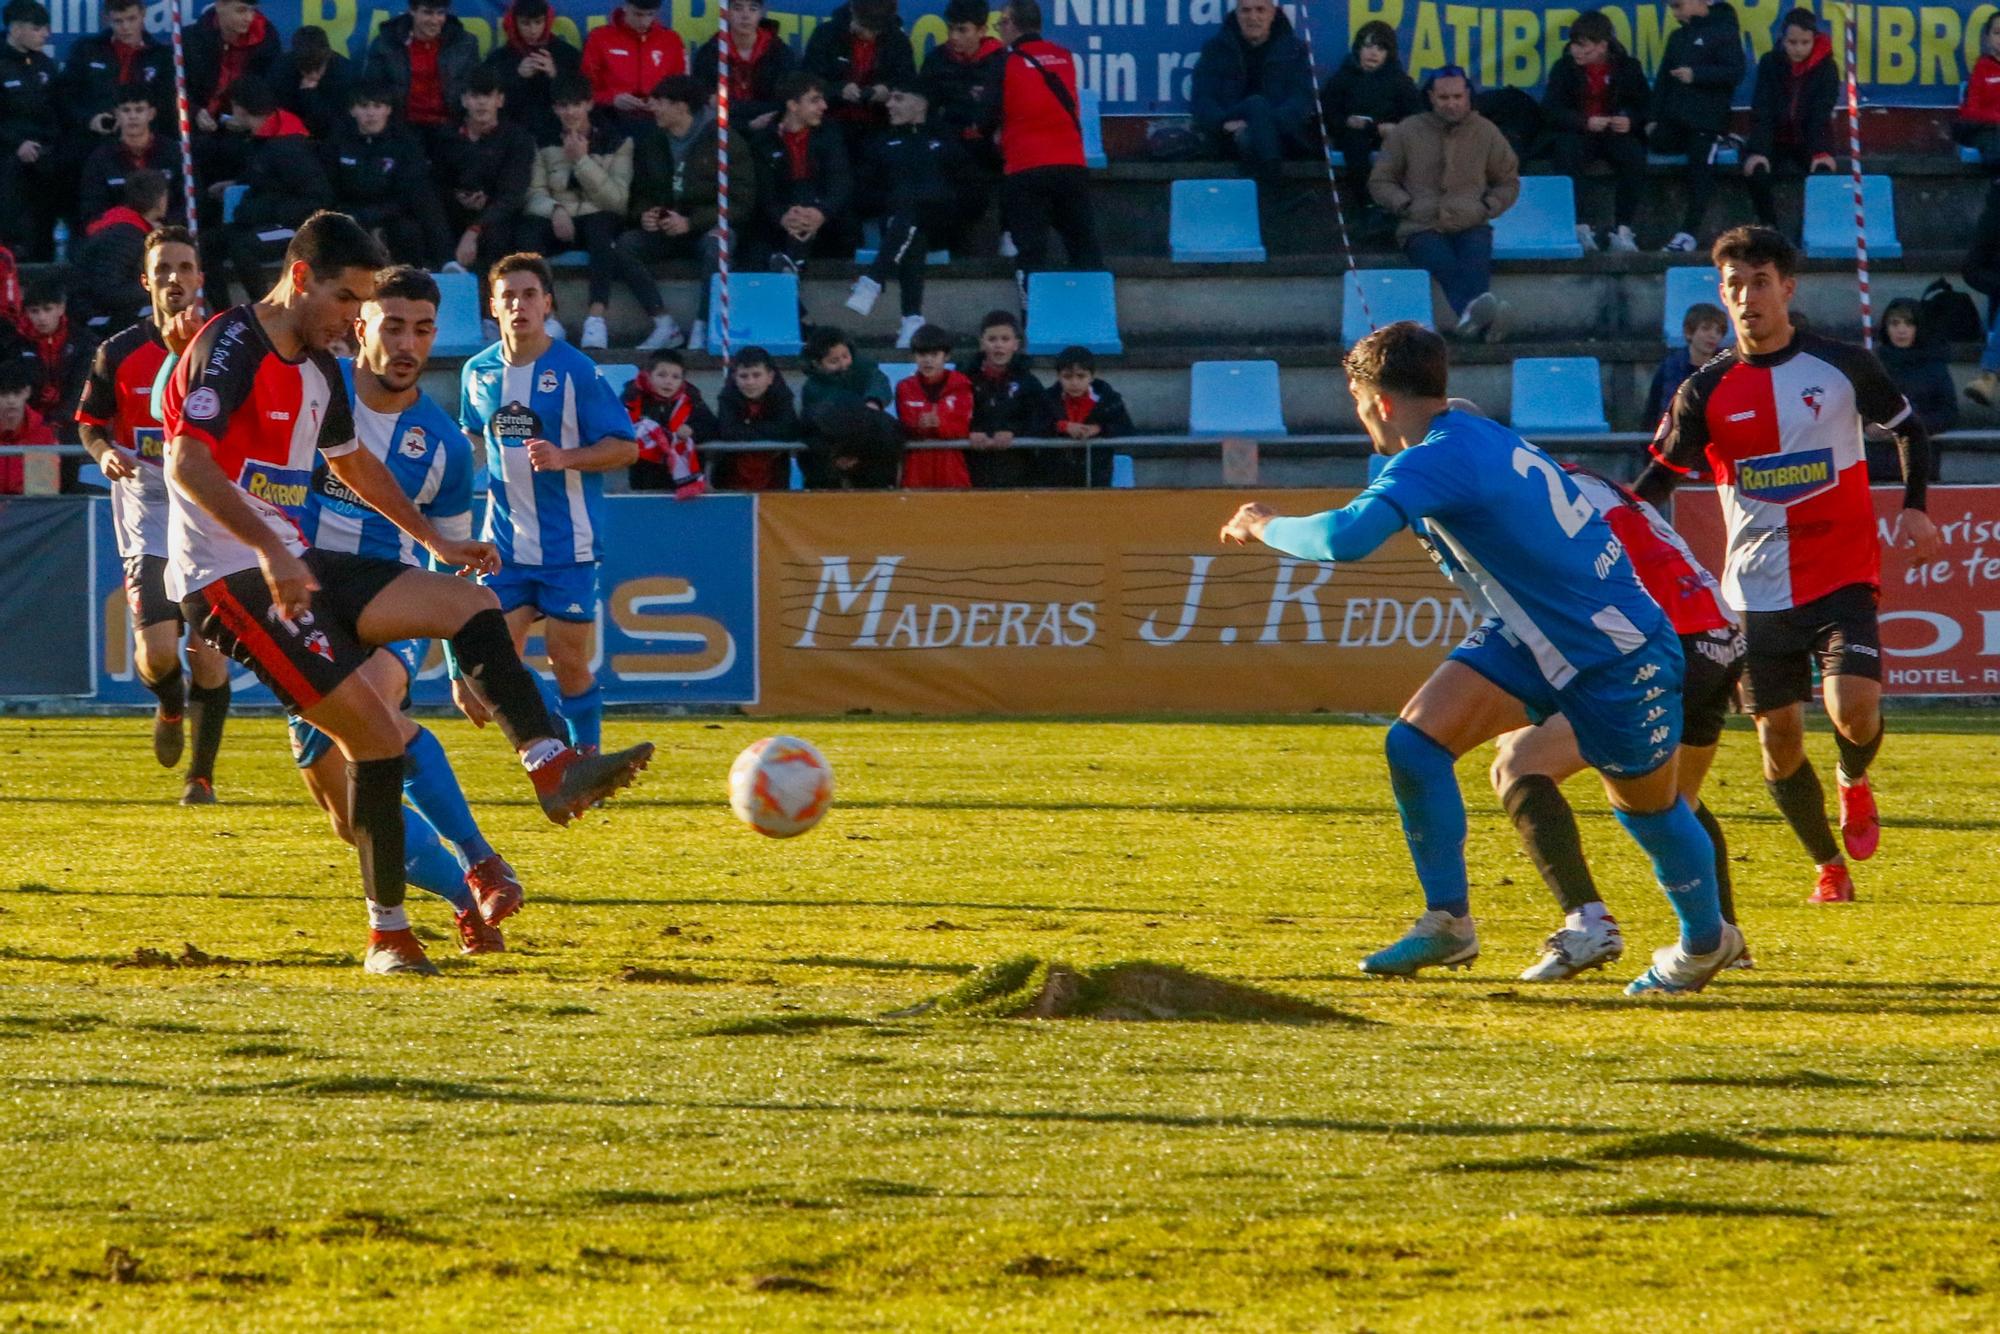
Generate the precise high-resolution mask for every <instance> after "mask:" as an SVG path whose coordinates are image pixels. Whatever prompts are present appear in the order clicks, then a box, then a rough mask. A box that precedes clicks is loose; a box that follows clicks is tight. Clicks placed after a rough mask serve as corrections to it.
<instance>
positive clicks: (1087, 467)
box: [1042, 347, 1137, 486]
mask: <svg viewBox="0 0 2000 1334" xmlns="http://www.w3.org/2000/svg"><path fill="white" fill-rule="evenodd" d="M1048 393H1049V406H1048V416H1049V418H1050V420H1052V421H1053V422H1054V423H1055V432H1054V433H1055V434H1056V435H1066V436H1068V437H1069V438H1070V439H1072V440H1096V441H1103V440H1116V439H1117V438H1118V437H1119V436H1122V435H1135V434H1137V431H1136V430H1135V429H1134V427H1133V425H1132V414H1131V413H1130V412H1127V411H1126V410H1125V396H1124V395H1123V394H1120V393H1119V392H1118V391H1117V390H1116V389H1113V388H1112V387H1111V385H1110V384H1109V383H1108V382H1107V381H1104V380H1100V379H1098V378H1097V359H1096V358H1095V357H1093V356H1092V355H1091V354H1090V349H1089V348H1087V347H1066V348H1064V349H1063V350H1062V351H1061V352H1059V353H1057V354H1056V382H1055V383H1054V384H1052V385H1050V386H1049V391H1048ZM1042 458H1043V460H1044V466H1043V469H1042V476H1043V481H1044V482H1045V484H1046V485H1049V486H1085V485H1088V486H1109V485H1111V451H1110V450H1108V449H1061V450H1053V449H1052V450H1045V451H1044V452H1043V454H1042Z"/></svg>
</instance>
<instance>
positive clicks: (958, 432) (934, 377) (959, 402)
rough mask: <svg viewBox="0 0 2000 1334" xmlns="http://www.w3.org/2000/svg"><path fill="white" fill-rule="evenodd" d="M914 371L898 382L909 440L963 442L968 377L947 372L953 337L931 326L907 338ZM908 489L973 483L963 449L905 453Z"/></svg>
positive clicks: (968, 422)
mask: <svg viewBox="0 0 2000 1334" xmlns="http://www.w3.org/2000/svg"><path fill="white" fill-rule="evenodd" d="M910 350H911V351H912V352H915V353H916V354H917V373H916V374H915V375H912V376H910V377H909V378H908V379H906V380H904V381H903V382H902V383H901V384H899V385H897V386H896V415H897V416H898V417H899V418H901V419H902V422H903V429H904V430H905V431H907V432H908V433H909V437H910V439H912V440H963V439H965V438H966V437H967V436H968V435H969V434H970V433H971V431H972V381H971V380H968V379H967V378H966V377H965V376H964V375H963V374H962V373H960V372H958V371H955V370H951V369H950V368H948V367H947V366H946V365H945V364H944V359H945V358H946V357H948V356H950V355H951V336H950V335H949V334H947V333H945V331H944V330H942V329H940V328H938V327H937V326H936V325H935V324H926V325H924V326H923V327H922V328H921V329H918V330H917V332H916V334H915V336H914V337H912V338H911V340H910ZM903 485H904V486H905V487H906V488H908V489H910V490H953V489H955V490H962V489H965V488H967V487H970V486H971V485H972V473H971V470H969V469H968V468H967V467H966V466H965V451H964V450H962V449H912V450H906V451H905V452H904V454H903Z"/></svg>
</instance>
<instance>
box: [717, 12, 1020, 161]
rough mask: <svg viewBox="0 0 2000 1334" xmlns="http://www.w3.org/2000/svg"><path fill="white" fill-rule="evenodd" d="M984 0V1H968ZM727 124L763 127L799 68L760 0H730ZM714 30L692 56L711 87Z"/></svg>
mask: <svg viewBox="0 0 2000 1334" xmlns="http://www.w3.org/2000/svg"><path fill="white" fill-rule="evenodd" d="M970 2H971V3H976V4H980V5H984V3H985V0H970ZM729 36H730V38H731V45H730V48H729V128H730V129H732V130H740V131H741V132H742V133H744V134H753V133H755V132H756V131H758V130H761V129H764V128H766V127H767V126H769V125H770V123H771V122H772V121H774V120H776V119H777V118H778V117H779V116H780V115H782V114H783V113H784V110H785V105H784V103H783V102H782V101H780V100H779V98H778V84H779V83H780V82H782V81H783V79H784V77H785V76H786V75H787V74H790V73H791V72H792V71H793V70H794V69H796V68H797V67H798V61H797V60H796V59H795V58H794V57H793V55H792V48H791V47H789V46H787V45H786V44H785V39H784V36H783V35H782V34H781V33H779V31H778V21H777V20H776V19H770V18H765V17H764V0H729ZM721 40H722V36H721V34H720V33H719V32H718V33H717V34H716V35H715V36H714V37H711V38H709V39H708V40H707V41H706V42H704V43H703V44H702V47H701V49H700V50H699V51H697V52H695V56H694V81H695V82H696V83H698V84H700V85H701V86H702V87H704V88H709V89H713V88H714V87H715V66H716V62H717V61H718V60H720V59H721V56H720V55H719V54H718V53H717V51H716V43H717V42H719V41H721Z"/></svg>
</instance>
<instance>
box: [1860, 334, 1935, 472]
mask: <svg viewBox="0 0 2000 1334" xmlns="http://www.w3.org/2000/svg"><path fill="white" fill-rule="evenodd" d="M1876 354H1877V355H1878V356H1880V357H1881V359H1882V366H1883V368H1884V369H1885V370H1887V371H1888V372H1889V378H1890V379H1891V380H1894V381H1895V382H1896V388H1898V389H1900V390H1902V391H1903V397H1904V398H1907V399H1909V400H1910V406H1911V407H1912V408H1914V409H1916V413H1917V418H1918V420H1920V421H1921V422H1923V424H1924V430H1925V431H1927V432H1928V433H1929V434H1930V437H1931V451H1930V454H1931V473H1930V480H1932V481H1933V482H1935V481H1938V480H1939V466H1940V465H1941V464H1942V462H1943V459H1942V457H1941V456H1942V455H1943V453H1944V451H1943V450H1942V449H1941V448H1939V447H1938V443H1937V437H1938V436H1939V435H1941V434H1942V433H1943V432H1945V431H1949V430H1951V429H1952V428H1953V427H1955V426H1957V425H1958V391H1957V390H1956V389H1955V388H1953V387H1952V383H1951V345H1950V344H1948V343H1946V342H1945V341H1944V340H1943V339H1942V338H1938V337H1936V336H1935V335H1933V334H1932V333H1931V332H1930V331H1929V330H1927V329H1925V328H1924V324H1923V313H1922V308H1921V307H1919V306H1918V305H1917V303H1916V302H1914V301H1911V300H1908V299H1907V298H1902V299H1898V300H1895V301H1891V302H1890V303H1889V306H1888V309H1886V310H1884V311H1883V312H1882V324H1881V327H1880V328H1879V329H1878V330H1876ZM1864 444H1865V447H1866V450H1867V454H1868V480H1869V481H1871V482H1901V481H1902V480H1903V463H1902V459H1901V457H1900V456H1899V455H1898V454H1897V452H1896V445H1895V442H1894V441H1892V440H1888V439H1882V440H1877V439H1875V438H1874V432H1872V431H1871V432H1869V433H1868V438H1867V439H1866V441H1865V442H1864Z"/></svg>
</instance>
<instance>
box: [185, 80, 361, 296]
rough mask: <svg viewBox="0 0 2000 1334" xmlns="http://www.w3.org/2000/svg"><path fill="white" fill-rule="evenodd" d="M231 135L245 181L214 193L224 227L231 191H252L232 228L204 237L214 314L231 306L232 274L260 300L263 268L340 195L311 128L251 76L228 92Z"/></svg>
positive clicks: (211, 189)
mask: <svg viewBox="0 0 2000 1334" xmlns="http://www.w3.org/2000/svg"><path fill="white" fill-rule="evenodd" d="M229 129H230V138H232V139H236V140H240V141H241V143H242V145H243V148H242V153H243V157H242V162H243V166H242V168H241V176H240V179H239V180H218V181H215V182H213V183H212V184H210V185H209V186H208V195H209V200H210V201H211V204H212V206H213V207H214V208H215V209H216V211H217V219H218V221H219V220H220V210H221V206H222V199H223V197H224V196H225V195H226V194H227V193H228V192H229V188H230V186H232V185H236V184H239V183H240V184H242V185H243V186H244V187H245V191H244V194H243V197H242V199H241V200H240V201H239V202H238V203H237V206H236V218H235V220H234V221H233V222H230V223H227V224H225V225H222V226H219V227H204V228H203V229H202V233H201V249H202V270H203V272H204V274H205V275H206V278H207V282H208V290H207V294H206V295H207V298H208V308H209V309H210V310H222V309H224V308H226V307H227V306H228V305H229V304H230V302H229V276H230V275H229V269H231V268H234V270H235V276H236V280H237V282H239V283H240V284H242V287H243V290H244V292H245V293H246V295H247V297H248V299H251V300H255V299H256V298H257V297H258V296H259V295H261V294H262V292H263V290H264V289H263V275H262V273H261V268H262V266H263V265H265V264H267V263H270V262H272V261H274V260H276V259H277V258H278V257H279V256H281V255H282V254H284V252H285V247H286V245H288V244H289V243H290V242H291V239H292V233H293V232H294V231H295V230H296V229H297V228H298V226H299V225H300V224H301V223H303V222H304V221H305V220H306V219H307V218H309V217H311V216H312V215H313V214H314V213H316V212H317V211H319V210H320V209H323V208H325V207H327V206H328V205H329V204H330V203H331V202H332V200H333V187H332V186H331V185H329V184H327V179H326V169H325V168H324V167H323V166H321V165H320V159H319V154H318V153H317V152H315V151H314V149H313V144H312V140H311V139H309V138H307V137H306V127H305V122H304V121H302V120H300V119H299V118H298V117H297V116H294V115H293V114H292V113H291V112H289V111H286V110H285V109H283V108H282V107H280V106H279V105H278V95H277V94H276V93H275V92H273V91H272V89H271V85H270V84H268V83H266V82H264V80H262V79H259V78H255V77H253V76H251V75H245V76H244V77H242V78H240V79H238V80H237V81H236V84H235V86H234V87H233V88H231V89H230V90H229Z"/></svg>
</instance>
